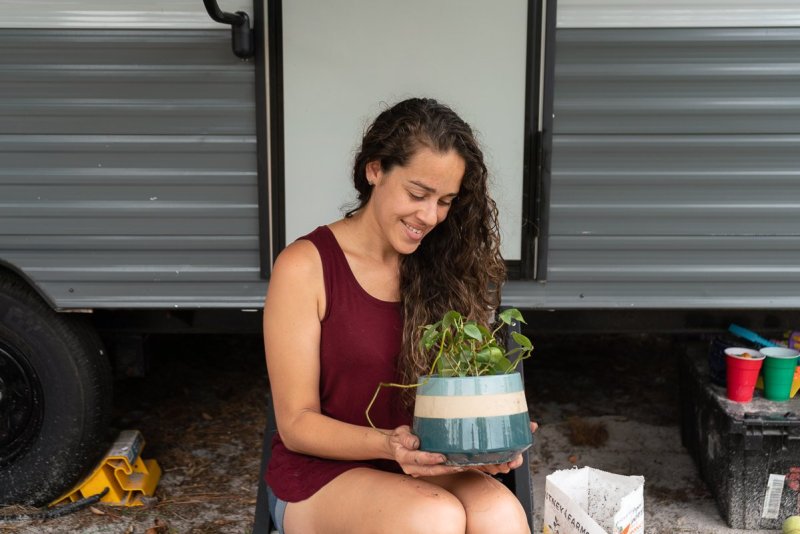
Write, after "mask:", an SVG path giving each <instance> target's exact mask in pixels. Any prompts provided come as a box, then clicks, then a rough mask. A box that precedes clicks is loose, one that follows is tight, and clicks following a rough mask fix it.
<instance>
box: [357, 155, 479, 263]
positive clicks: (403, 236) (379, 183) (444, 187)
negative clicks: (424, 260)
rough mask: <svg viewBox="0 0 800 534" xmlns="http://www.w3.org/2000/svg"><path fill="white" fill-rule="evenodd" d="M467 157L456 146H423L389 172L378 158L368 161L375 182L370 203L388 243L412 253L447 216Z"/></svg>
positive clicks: (369, 177)
mask: <svg viewBox="0 0 800 534" xmlns="http://www.w3.org/2000/svg"><path fill="white" fill-rule="evenodd" d="M464 170H465V164H464V159H463V158H462V157H461V156H460V155H459V154H458V153H457V152H456V151H454V150H450V151H448V152H445V153H439V152H434V151H432V150H430V149H429V148H427V147H422V148H420V149H419V150H417V152H416V153H415V154H414V155H413V156H412V157H411V158H410V159H409V161H408V163H407V164H406V165H404V166H402V167H401V166H395V167H393V168H392V169H390V170H389V171H388V172H384V171H383V170H382V169H381V165H380V162H379V161H372V162H370V163H368V164H367V169H366V171H367V180H368V181H370V182H371V183H372V184H374V186H373V190H372V196H371V197H370V200H369V206H370V208H371V210H372V212H373V214H374V216H375V218H376V219H377V222H378V226H379V227H380V229H381V231H382V232H383V233H384V235H385V236H386V238H387V240H388V241H389V244H390V245H391V246H392V247H393V248H394V249H395V250H396V251H397V252H399V253H400V254H411V253H412V252H414V251H415V250H416V249H417V247H418V246H419V244H420V242H422V239H423V238H424V237H425V236H426V235H427V234H428V233H429V232H430V231H431V230H433V228H434V227H435V226H436V225H437V224H439V223H440V222H442V221H443V220H444V219H445V217H447V212H448V211H449V210H450V204H451V203H452V202H453V199H454V198H455V197H456V195H457V194H458V190H459V188H460V187H461V179H462V178H463V177H464Z"/></svg>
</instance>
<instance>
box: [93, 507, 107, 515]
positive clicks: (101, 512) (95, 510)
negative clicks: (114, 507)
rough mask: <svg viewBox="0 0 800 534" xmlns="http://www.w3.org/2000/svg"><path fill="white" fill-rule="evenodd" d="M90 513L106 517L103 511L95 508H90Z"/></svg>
mask: <svg viewBox="0 0 800 534" xmlns="http://www.w3.org/2000/svg"><path fill="white" fill-rule="evenodd" d="M89 511H90V512H92V513H93V514H94V515H106V513H105V512H104V511H102V510H101V509H99V508H95V507H94V506H90V507H89Z"/></svg>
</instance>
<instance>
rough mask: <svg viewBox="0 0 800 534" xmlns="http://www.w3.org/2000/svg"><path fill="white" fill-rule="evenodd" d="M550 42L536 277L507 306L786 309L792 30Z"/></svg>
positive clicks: (794, 81)
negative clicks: (549, 114) (542, 235)
mask: <svg viewBox="0 0 800 534" xmlns="http://www.w3.org/2000/svg"><path fill="white" fill-rule="evenodd" d="M557 39H558V42H557V50H556V55H557V59H556V84H555V104H554V107H555V112H554V113H555V119H554V120H555V124H554V133H555V135H554V146H553V162H552V192H551V208H550V217H551V219H550V249H549V255H548V261H549V263H548V282H547V284H544V285H539V286H536V287H531V286H524V285H522V284H513V285H512V286H511V287H510V288H509V290H510V291H511V292H512V293H514V298H513V299H509V302H510V303H513V304H522V303H524V302H526V301H527V303H528V305H530V304H531V303H533V304H534V305H536V306H543V307H620V306H639V307H649V308H670V307H671V308H682V307H706V308H715V307H723V308H729V307H754V308H760V307H767V308H769V307H793V308H796V307H798V306H800V30H798V29H780V30H769V31H767V30H761V29H750V30H746V29H739V30H711V29H698V30H585V31H584V30H558V32H557ZM512 301H513V302H512Z"/></svg>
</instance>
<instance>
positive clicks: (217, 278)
mask: <svg viewBox="0 0 800 534" xmlns="http://www.w3.org/2000/svg"><path fill="white" fill-rule="evenodd" d="M230 46H231V45H230V33H229V31H226V30H225V28H224V27H223V26H220V30H197V31H172V32H165V31H123V30H114V31H93V30H85V31H77V30H72V31H66V30H61V31H56V30H51V31H45V30H5V31H0V49H2V50H3V54H2V56H0V161H1V162H2V163H1V164H0V260H2V261H5V262H7V263H9V264H11V265H14V266H15V267H17V268H19V269H21V270H22V271H23V272H24V273H25V274H26V275H27V276H29V277H30V278H31V279H32V280H33V281H34V282H35V283H36V284H37V285H38V286H39V287H40V288H41V290H42V291H43V292H44V293H45V294H47V295H48V296H49V297H50V298H51V299H52V300H53V302H54V303H55V305H56V306H57V307H59V308H71V307H80V308H86V307H98V308H99V307H116V306H124V307H164V306H170V307H174V306H181V307H195V306H203V307H256V306H259V305H260V303H261V301H262V300H263V294H264V289H265V287H266V286H265V284H264V283H263V282H262V281H260V280H259V258H258V208H257V185H256V146H255V142H256V141H255V122H254V121H255V102H254V98H255V89H254V80H255V77H254V67H253V65H252V64H248V63H243V62H241V61H240V60H238V59H237V58H236V57H235V56H234V55H233V54H232V52H231V50H230Z"/></svg>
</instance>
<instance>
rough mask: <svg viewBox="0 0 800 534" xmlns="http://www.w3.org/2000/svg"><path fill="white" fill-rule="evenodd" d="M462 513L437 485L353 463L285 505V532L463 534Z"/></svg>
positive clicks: (291, 533) (459, 507)
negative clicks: (314, 490)
mask: <svg viewBox="0 0 800 534" xmlns="http://www.w3.org/2000/svg"><path fill="white" fill-rule="evenodd" d="M466 521H467V518H466V513H465V511H464V507H463V505H462V504H461V502H460V501H459V499H458V498H457V497H456V496H455V495H453V494H452V493H451V492H449V491H447V490H445V489H444V488H443V487H442V486H440V485H437V484H433V483H431V482H429V481H426V480H421V479H417V478H412V477H410V476H407V475H400V474H395V473H387V472H384V471H378V470H376V469H369V468H358V469H351V470H350V471H347V472H345V473H342V474H341V475H339V476H338V477H336V478H335V479H334V480H332V481H331V482H329V483H328V484H326V485H325V486H324V487H323V488H322V489H320V490H319V491H318V492H317V493H315V494H314V495H313V496H311V497H310V498H308V499H306V500H304V501H301V502H296V503H289V504H288V505H287V506H286V514H285V516H284V530H285V532H286V534H315V533H316V534H323V533H324V534H336V533H346V534H357V533H369V534H381V533H397V532H403V533H404V534H405V533H411V534H413V533H425V534H430V533H434V532H435V533H437V534H464V532H466Z"/></svg>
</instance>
